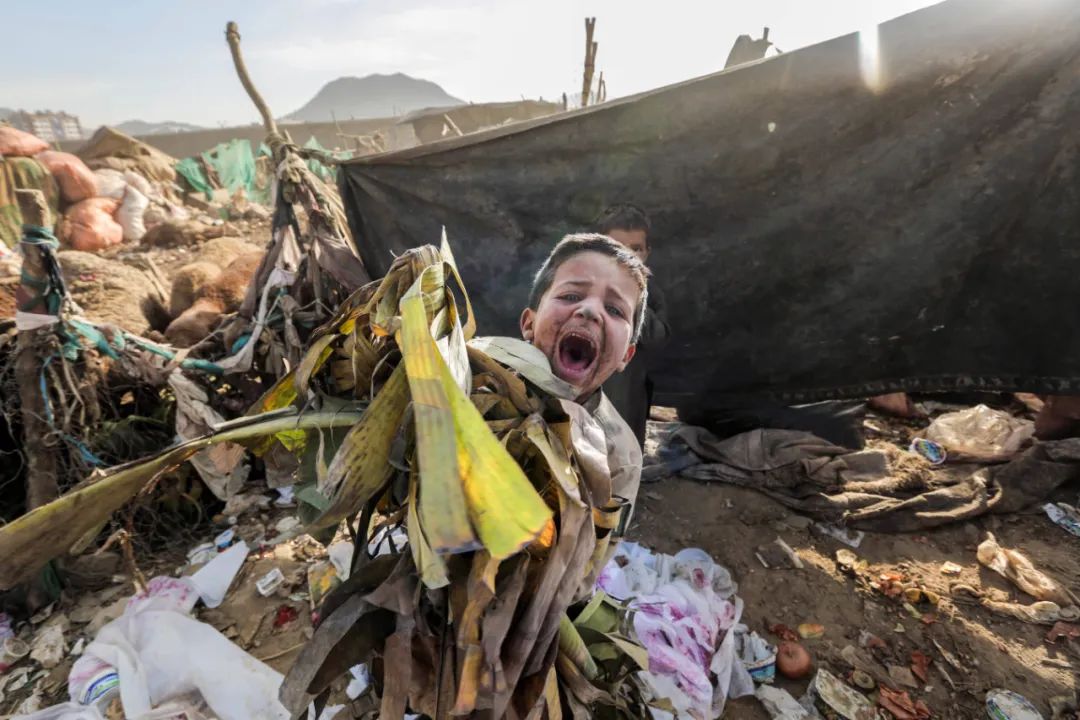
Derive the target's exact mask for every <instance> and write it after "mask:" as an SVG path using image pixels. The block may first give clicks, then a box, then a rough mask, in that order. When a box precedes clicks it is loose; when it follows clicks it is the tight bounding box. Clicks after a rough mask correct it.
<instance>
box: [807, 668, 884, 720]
mask: <svg viewBox="0 0 1080 720" xmlns="http://www.w3.org/2000/svg"><path fill="white" fill-rule="evenodd" d="M807 692H808V693H809V694H810V696H811V700H812V702H813V705H814V706H815V707H816V708H817V709H818V710H819V711H820V712H821V713H822V714H824V715H825V716H826V717H829V716H830V714H831V715H833V716H837V715H838V716H840V717H841V718H844V719H845V720H875V718H876V717H877V716H876V714H875V711H874V706H873V705H872V704H870V701H869V700H867V699H866V698H865V697H863V695H862V694H861V693H859V691H857V690H855V689H853V688H851V687H850V686H848V685H847V684H846V683H845V682H844V681H843V680H841V679H840V678H838V677H836V676H835V675H833V674H832V673H830V672H829V671H828V670H818V671H817V675H815V676H814V680H813V682H811V683H810V688H809V689H808V691H807Z"/></svg>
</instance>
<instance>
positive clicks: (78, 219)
mask: <svg viewBox="0 0 1080 720" xmlns="http://www.w3.org/2000/svg"><path fill="white" fill-rule="evenodd" d="M80 154H81V155H82V157H79V156H76V155H73V154H71V153H66V152H60V151H57V150H50V149H49V145H48V143H46V142H45V141H44V140H41V139H39V138H37V137H35V136H34V135H31V134H29V133H26V132H23V131H21V130H18V129H16V128H13V127H0V156H2V157H4V158H12V157H14V158H33V160H34V161H36V162H37V163H40V164H41V166H43V167H44V168H45V169H46V170H47V171H48V174H49V175H51V176H52V178H53V179H54V180H55V184H56V187H57V190H58V194H59V201H60V202H59V205H58V207H59V210H60V212H61V213H62V218H60V220H59V222H58V223H57V235H58V237H59V238H60V241H61V242H62V243H63V244H64V245H65V246H67V247H70V248H72V249H75V250H82V251H87V252H96V251H99V250H104V249H105V248H108V247H112V246H114V245H118V244H120V243H122V242H138V241H139V240H140V239H141V238H142V236H143V235H144V234H146V231H147V229H148V228H149V227H153V226H154V225H156V224H159V223H162V222H165V221H167V220H184V219H187V217H188V213H187V211H186V210H185V209H184V208H183V207H182V206H180V205H179V204H178V203H177V202H174V201H173V198H174V195H175V192H174V182H175V179H176V173H175V171H174V170H173V169H172V167H171V164H172V163H174V162H175V161H173V160H172V158H169V156H167V155H165V154H164V153H162V152H160V151H158V150H155V149H154V148H151V147H149V146H148V145H146V144H145V143H141V142H139V141H138V140H135V139H134V138H131V137H128V136H127V135H124V134H123V133H120V132H117V131H115V130H112V129H111V128H102V129H101V130H99V131H98V132H97V133H96V134H95V135H94V137H93V138H91V140H90V141H89V142H88V143H87V145H86V146H85V147H84V148H83V149H82V150H81V151H80ZM84 158H85V159H86V160H85V161H84Z"/></svg>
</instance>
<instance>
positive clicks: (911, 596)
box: [904, 587, 941, 605]
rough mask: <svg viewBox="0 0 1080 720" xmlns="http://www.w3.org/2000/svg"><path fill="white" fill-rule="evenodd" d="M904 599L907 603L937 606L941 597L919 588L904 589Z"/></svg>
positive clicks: (931, 591)
mask: <svg viewBox="0 0 1080 720" xmlns="http://www.w3.org/2000/svg"><path fill="white" fill-rule="evenodd" d="M904 599H905V600H907V601H908V602H909V603H929V604H930V605H937V604H938V603H940V602H941V596H940V595H938V594H937V593H936V592H934V591H933V590H927V589H926V588H921V587H909V588H905V589H904Z"/></svg>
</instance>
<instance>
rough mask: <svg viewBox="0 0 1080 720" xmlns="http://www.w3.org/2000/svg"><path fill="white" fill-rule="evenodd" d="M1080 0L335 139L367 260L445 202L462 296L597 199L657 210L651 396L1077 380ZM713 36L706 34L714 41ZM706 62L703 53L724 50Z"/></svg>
mask: <svg viewBox="0 0 1080 720" xmlns="http://www.w3.org/2000/svg"><path fill="white" fill-rule="evenodd" d="M1078 36H1080V3H1076V2H1074V0H1034V1H1033V2H1028V3H1016V2H1013V1H1012V0H951V1H950V2H945V3H943V4H941V5H936V6H933V7H930V8H927V9H925V10H922V11H919V12H916V13H913V14H911V15H906V16H904V17H900V18H897V19H896V20H893V21H891V22H888V23H885V24H883V25H881V26H880V27H879V28H878V29H877V31H876V32H875V31H870V32H868V33H866V34H865V35H863V36H861V37H860V35H858V34H852V35H848V36H844V37H840V38H837V39H835V40H832V41H829V42H826V43H822V44H820V45H815V46H812V47H808V48H804V49H802V50H798V51H796V52H791V53H786V54H784V55H780V56H778V57H773V58H769V59H766V60H763V61H761V62H757V63H752V64H749V65H744V66H741V67H739V68H735V69H732V70H729V71H726V72H720V73H717V74H714V75H710V76H707V77H704V78H700V79H697V80H692V81H689V82H686V83H683V84H680V85H674V86H671V87H667V88H663V89H660V90H657V91H654V92H650V93H646V94H643V95H639V96H636V97H632V98H626V99H623V100H617V101H613V102H608V103H604V104H601V105H598V106H596V107H593V108H587V109H585V110H580V111H576V112H572V113H564V114H560V115H557V116H553V117H551V118H543V119H538V120H533V121H530V122H527V123H520V124H517V125H512V126H509V127H506V128H500V129H496V130H491V131H487V132H483V133H477V134H474V135H470V136H466V137H462V138H456V139H450V140H445V141H441V142H437V143H433V144H430V145H426V146H421V147H417V148H413V149H409V150H404V151H400V152H396V153H392V154H384V155H378V156H371V157H364V158H358V159H356V160H353V161H351V162H349V163H346V164H345V165H344V166H343V173H342V176H341V187H342V194H343V197H344V200H345V205H346V210H347V212H348V213H349V219H350V224H351V226H352V229H353V234H354V237H355V239H356V242H357V244H358V247H359V250H360V253H361V255H362V257H363V260H364V264H365V266H366V267H367V268H368V269H369V270H370V271H371V272H372V274H373V275H374V276H378V275H379V274H381V273H383V272H385V271H386V269H387V267H388V266H389V264H390V262H391V261H392V260H393V257H394V255H395V254H400V253H401V252H402V251H403V250H405V249H406V248H409V247H415V246H417V245H420V244H422V243H429V242H432V241H433V240H434V239H435V238H437V237H438V236H439V230H440V227H442V226H444V225H445V226H446V228H447V233H448V236H449V238H450V242H451V243H452V245H453V247H454V254H455V257H456V258H457V261H458V265H459V267H460V269H461V273H462V276H463V279H464V282H465V285H466V286H467V287H468V288H469V291H470V297H471V298H472V300H473V306H474V308H475V310H476V313H477V318H478V321H479V324H480V327H483V328H484V329H485V332H487V333H491V334H516V333H517V325H518V317H519V315H520V312H521V309H522V307H524V305H525V302H526V297H527V294H528V287H529V283H530V280H531V278H532V275H533V273H534V272H535V271H536V269H537V267H538V266H539V264H540V261H541V259H542V258H543V257H544V256H545V254H546V253H547V252H548V251H549V250H550V249H551V247H552V245H553V243H554V242H555V241H556V240H557V239H558V238H559V237H560V236H562V235H563V234H564V233H566V232H570V231H577V230H580V229H582V228H585V227H586V226H587V225H588V224H589V223H590V222H591V220H592V219H593V218H594V217H595V216H596V214H597V213H598V211H600V210H601V209H602V208H604V207H605V206H607V205H609V204H611V203H614V202H625V201H629V202H635V203H638V204H640V205H642V206H643V207H645V208H646V209H647V210H648V211H649V212H650V214H651V215H652V217H653V228H654V231H653V254H652V256H651V257H650V264H651V265H653V266H654V270H655V277H656V282H657V283H659V284H660V286H662V288H663V289H664V291H665V292H666V294H667V299H668V301H669V305H670V307H671V308H676V309H678V312H675V311H673V316H672V318H671V321H672V326H673V328H672V329H673V333H672V342H671V343H670V345H669V346H668V347H667V349H666V352H665V353H664V355H663V356H662V357H661V358H659V363H658V364H657V366H656V367H655V368H654V369H653V373H652V375H653V378H654V380H655V383H656V392H657V400H658V401H659V402H661V403H679V404H682V403H691V404H694V403H696V404H698V405H708V404H709V403H712V402H717V401H718V399H719V398H720V397H721V396H723V395H732V394H754V393H771V394H775V395H779V396H781V397H783V398H785V399H788V400H791V401H794V400H800V399H805V400H810V399H817V398H827V397H845V396H848V397H861V396H868V395H875V394H879V393H884V392H888V391H893V390H919V389H925V390H952V389H964V388H968V389H987V390H999V391H1009V390H1021V391H1022V390H1026V391H1031V392H1050V393H1060V392H1080V332H1075V330H1076V329H1077V328H1076V323H1077V320H1076V318H1075V317H1073V316H1072V315H1069V314H1068V313H1064V314H1063V313H1062V312H1061V308H1071V307H1076V306H1077V305H1078V304H1080V285H1078V284H1077V283H1076V282H1075V278H1076V276H1077V272H1078V271H1080V245H1078V244H1077V243H1076V242H1075V239H1076V238H1075V235H1076V233H1075V228H1076V227H1077V226H1078V224H1080V183H1077V181H1076V178H1075V172H1076V163H1075V160H1074V158H1075V156H1076V152H1077V146H1078V144H1080V140H1078V136H1077V134H1076V131H1075V122H1076V121H1075V118H1076V117H1078V116H1080V56H1078V55H1077V53H1076V38H1077V37H1078ZM721 60H722V58H721ZM718 62H719V60H718Z"/></svg>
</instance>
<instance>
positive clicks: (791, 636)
mask: <svg viewBox="0 0 1080 720" xmlns="http://www.w3.org/2000/svg"><path fill="white" fill-rule="evenodd" d="M768 627H769V632H771V633H772V634H773V635H776V636H777V637H778V638H780V639H781V640H790V641H791V642H798V641H799V633H797V632H795V631H794V630H792V629H791V628H789V627H788V626H787V625H784V624H783V623H774V624H772V625H769V626H768Z"/></svg>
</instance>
